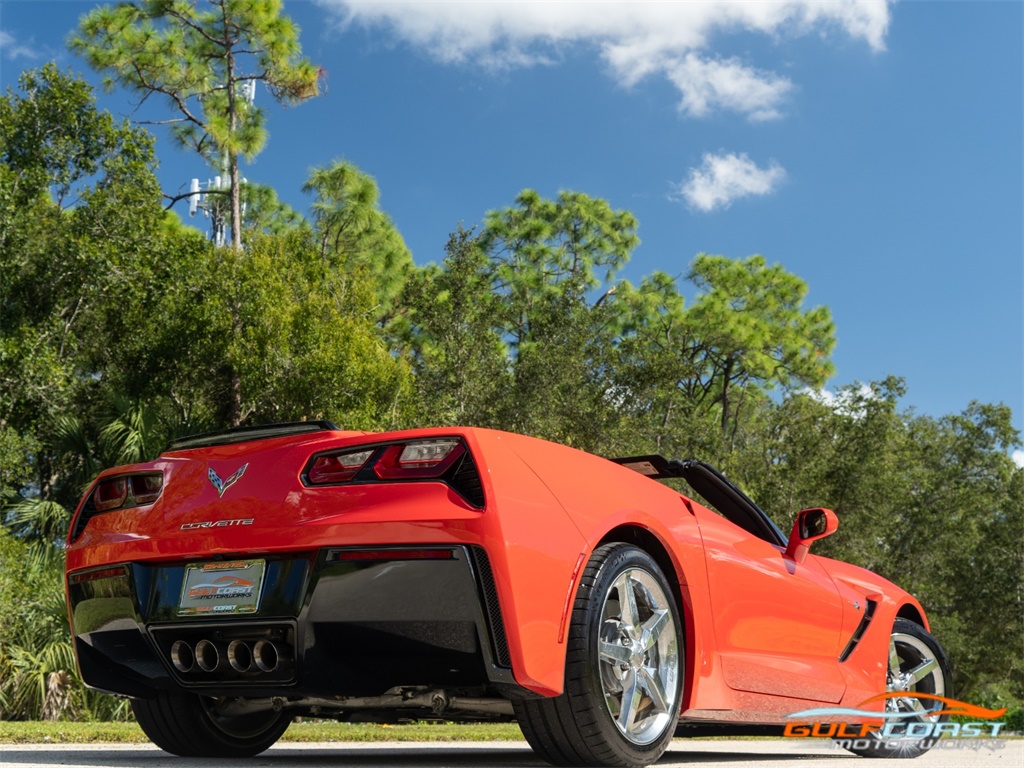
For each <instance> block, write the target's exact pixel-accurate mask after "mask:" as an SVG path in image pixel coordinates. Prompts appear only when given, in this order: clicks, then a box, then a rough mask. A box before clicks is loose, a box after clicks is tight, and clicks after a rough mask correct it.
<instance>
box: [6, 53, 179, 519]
mask: <svg viewBox="0 0 1024 768" xmlns="http://www.w3.org/2000/svg"><path fill="white" fill-rule="evenodd" d="M154 165H155V160H154V158H153V154H152V139H151V137H150V136H149V135H148V134H146V133H145V132H144V131H143V130H141V129H138V128H132V127H131V126H129V125H127V123H123V124H120V125H118V124H116V123H115V122H114V120H113V118H112V117H111V116H110V115H109V114H107V113H103V112H100V111H98V110H97V109H96V107H95V103H94V99H93V97H92V93H91V91H90V89H89V87H88V85H87V84H85V83H84V82H83V81H82V80H80V79H77V78H74V77H72V76H70V75H64V74H61V73H60V72H59V71H58V70H57V68H56V67H55V66H53V65H47V66H46V67H44V68H42V69H41V70H33V71H29V72H26V73H24V74H23V76H22V78H21V89H20V92H13V91H11V92H9V93H8V94H7V95H6V96H5V97H4V98H3V99H0V181H2V182H3V183H2V184H0V190H2V192H0V244H2V247H0V449H3V450H5V451H7V452H9V454H8V455H16V454H17V453H20V454H21V461H20V462H19V464H21V465H22V466H21V469H15V470H14V471H11V465H6V466H5V469H4V470H3V471H0V480H3V481H4V482H17V483H19V484H20V482H21V481H23V480H24V477H25V472H24V468H25V467H24V462H25V461H26V460H27V461H29V463H30V464H31V473H32V475H33V477H32V480H33V484H32V488H33V489H34V490H33V493H34V494H35V495H39V496H41V497H42V498H43V499H44V500H54V499H58V500H60V501H62V502H64V501H66V500H67V499H66V498H65V497H64V495H63V494H70V495H71V496H74V495H75V494H76V493H77V489H68V488H67V487H64V486H65V484H64V483H62V480H61V478H62V474H63V473H62V471H61V468H60V466H59V465H60V462H59V460H58V457H56V456H54V455H53V454H52V453H51V452H50V451H49V450H48V449H47V447H46V446H45V445H44V444H43V441H42V440H41V439H40V438H41V437H43V436H45V435H47V434H48V433H49V429H50V427H51V426H52V422H53V420H54V419H55V418H56V417H57V416H58V415H60V414H64V413H67V412H69V411H73V410H75V409H76V408H85V407H88V404H89V398H90V397H91V393H92V392H93V391H94V390H95V389H96V387H97V386H98V384H99V382H100V380H101V379H102V374H101V371H100V370H99V369H97V368H96V367H95V366H94V361H95V355H94V353H95V352H96V351H97V350H98V349H101V348H104V347H110V346H111V345H110V344H107V343H106V341H108V340H107V339H105V338H104V337H103V336H102V333H101V332H100V327H101V325H102V322H103V321H102V318H103V317H104V315H105V314H106V313H107V312H108V311H110V310H111V308H112V307H116V306H119V305H120V304H121V303H122V300H123V297H125V296H129V295H132V294H134V293H136V292H138V291H139V280H140V278H144V274H145V266H144V262H145V260H146V259H147V258H148V256H149V254H150V253H152V252H153V251H154V250H155V249H156V245H157V242H158V241H159V240H160V233H161V230H162V222H163V219H164V216H165V213H164V212H163V211H162V210H161V208H160V198H159V189H158V187H157V183H156V177H155V175H154V173H153V167H154ZM114 346H116V342H115V344H114ZM19 445H20V446H21V447H20V450H12V448H17V446H19ZM15 467H17V465H15Z"/></svg>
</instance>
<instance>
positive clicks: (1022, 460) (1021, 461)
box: [1010, 450, 1024, 469]
mask: <svg viewBox="0 0 1024 768" xmlns="http://www.w3.org/2000/svg"><path fill="white" fill-rule="evenodd" d="M1010 458H1011V459H1013V463H1014V464H1016V465H1017V466H1018V467H1020V468H1021V469H1024V451H1020V450H1017V451H1014V452H1013V453H1012V454H1010Z"/></svg>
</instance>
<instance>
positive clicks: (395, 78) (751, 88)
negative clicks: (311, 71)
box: [0, 0, 1024, 456]
mask: <svg viewBox="0 0 1024 768" xmlns="http://www.w3.org/2000/svg"><path fill="white" fill-rule="evenodd" d="M93 5H94V3H88V2H78V1H77V0H34V1H32V2H29V1H27V0H0V84H2V85H3V86H4V87H5V88H6V87H7V86H9V85H12V84H14V83H15V82H16V80H17V77H18V74H19V73H20V71H21V70H22V69H24V68H26V67H31V66H38V65H40V64H42V63H43V62H45V61H47V60H50V59H56V60H57V61H58V62H59V63H60V65H61V66H62V67H65V68H66V67H71V68H73V69H74V70H76V71H81V72H85V73H87V74H88V76H89V78H90V79H91V80H92V81H94V82H96V81H98V78H97V76H96V75H95V74H93V73H90V72H88V71H87V68H86V66H85V64H84V62H82V61H81V60H79V59H77V58H76V57H74V56H73V55H71V54H70V53H68V52H67V50H66V49H65V47H64V40H65V38H66V36H67V34H68V33H69V32H70V31H71V30H72V29H73V28H74V27H75V26H76V23H77V19H78V17H79V16H80V15H81V14H82V13H84V12H85V11H87V10H88V9H89V8H91V7H92V6H93ZM285 12H286V13H287V14H288V15H290V16H291V17H292V18H294V19H295V20H296V21H297V22H298V24H299V25H300V26H301V28H302V33H301V42H302V45H303V51H304V53H305V54H306V55H307V56H308V57H309V58H310V59H312V60H313V62H314V63H316V64H318V65H320V66H322V67H324V68H325V69H326V71H327V80H326V83H327V86H328V89H327V92H326V94H325V95H323V96H321V97H320V98H318V99H316V100H314V101H312V102H309V103H307V104H305V105H302V106H299V107H295V108H291V109H281V108H279V107H277V106H276V105H273V104H272V102H271V100H270V97H269V95H268V94H266V93H265V92H258V93H257V102H258V103H259V104H261V105H263V106H264V107H265V108H266V109H267V112H268V117H269V121H268V124H269V129H270V141H269V143H268V145H267V148H266V149H265V150H264V152H263V153H262V154H261V155H259V156H258V157H257V158H256V160H255V161H254V162H253V163H252V164H251V165H249V166H248V167H247V168H246V169H245V175H246V176H247V177H248V178H250V179H252V180H254V181H259V182H261V183H266V184H271V185H272V186H274V187H275V188H276V189H277V191H278V193H279V195H281V196H282V197H283V198H284V199H285V200H286V201H288V202H289V203H291V204H292V205H293V206H295V207H297V208H299V209H300V210H303V211H305V210H306V208H307V206H308V202H309V201H308V199H306V198H305V197H304V196H303V195H302V193H301V191H300V188H301V186H302V183H303V181H304V180H305V178H306V177H307V175H308V173H309V170H310V168H312V167H315V166H322V165H326V164H329V163H330V162H331V161H333V160H336V159H341V158H344V159H347V160H350V161H352V162H354V163H356V164H357V165H358V166H359V167H360V168H361V169H362V170H364V171H366V172H367V173H370V174H372V175H373V176H374V177H376V179H377V181H378V183H379V185H380V188H381V202H382V205H383V207H384V208H385V210H387V211H388V213H389V214H390V215H391V216H392V218H393V219H394V221H395V223H396V224H397V226H398V228H399V230H400V231H401V232H402V234H403V236H404V237H405V239H406V242H407V243H408V245H409V247H410V248H411V249H412V252H413V256H414V258H415V260H416V261H417V263H420V264H423V263H426V262H428V261H434V260H438V259H440V258H441V256H442V255H443V254H442V248H443V245H444V242H445V240H446V237H447V234H448V233H449V232H450V231H451V230H453V229H454V228H455V227H456V225H457V224H459V223H460V222H463V223H465V224H466V225H467V226H468V225H472V224H475V223H478V222H480V221H481V219H482V218H483V215H484V213H485V212H486V211H488V210H491V209H494V208H500V207H504V206H507V205H511V204H512V202H513V199H514V197H515V195H516V194H517V193H518V192H519V191H520V190H521V189H523V188H525V187H531V188H534V189H537V190H539V191H540V192H541V193H542V194H544V195H546V196H554V195H555V194H557V192H558V191H559V190H562V189H571V190H577V191H582V192H586V193H588V194H590V195H593V196H599V197H604V198H606V199H608V200H609V201H610V203H611V204H612V205H613V206H614V207H616V208H626V209H629V210H630V211H632V212H633V213H634V214H635V215H636V217H637V219H638V220H639V222H640V228H639V235H640V238H641V241H642V242H641V245H640V247H639V248H638V249H637V250H636V251H635V253H634V256H633V259H632V261H631V262H630V264H629V266H628V267H627V269H626V270H625V271H624V273H623V276H624V277H626V278H628V279H630V280H631V281H633V282H637V281H639V279H640V278H641V277H643V276H644V275H646V274H648V273H650V272H652V271H654V270H663V271H665V272H668V273H670V274H673V275H684V274H685V273H686V270H687V266H688V264H689V262H690V260H691V259H692V258H693V257H694V255H696V254H697V253H700V252H708V253H720V254H725V255H728V256H731V257H736V258H742V257H746V256H749V255H751V254H753V253H760V254H762V255H764V256H765V257H766V258H767V259H768V261H769V262H778V263H781V264H782V265H783V266H784V267H785V268H786V269H787V270H789V271H791V272H793V273H795V274H797V275H799V276H800V277H801V278H803V279H804V280H806V281H807V283H808V284H809V286H810V294H809V297H808V304H809V305H817V304H825V305H828V306H829V307H830V308H831V310H832V313H833V316H834V318H835V321H836V325H837V336H838V345H837V347H836V351H835V354H834V357H833V359H834V362H835V364H836V375H835V377H834V378H833V379H832V381H831V382H830V383H829V386H830V387H831V388H835V387H838V386H841V385H844V384H850V383H852V382H854V381H861V382H864V381H870V380H875V379H881V378H883V377H885V376H886V375H888V374H897V375H900V376H903V377H905V378H906V380H907V383H908V386H909V392H908V394H907V397H906V398H905V399H904V401H903V405H905V406H908V407H909V406H912V407H914V408H916V409H917V411H918V412H921V413H927V414H932V415H935V416H940V415H943V414H946V413H953V412H959V411H960V410H962V409H963V408H965V407H966V406H967V404H968V403H969V402H970V401H971V400H974V399H977V400H981V401H983V402H1004V403H1006V404H1008V405H1010V406H1011V407H1012V408H1013V410H1014V422H1015V424H1016V425H1017V427H1018V428H1021V427H1022V425H1024V419H1022V412H1024V362H1022V359H1024V116H1022V113H1024V109H1022V107H1024V53H1022V51H1024V44H1022V42H1024V3H1020V2H913V1H911V2H900V3H886V2H884V0H868V1H865V2H857V1H856V0H854V1H852V2H838V1H837V2H811V1H810V0H808V1H807V2H803V1H800V0H794V1H792V2H786V3H781V4H780V3H768V2H746V3H735V2H726V1H724V0H723V1H721V2H705V3H668V2H661V3H637V2H633V3H619V2H605V3H586V2H567V3H559V2H527V1H526V0H519V1H518V2H502V1H500V0H495V1H493V2H486V3H480V2H477V3H456V2H433V1H431V0H418V1H417V2H402V3H398V2H396V3H362V2H343V0H318V1H317V2H295V1H294V0H285ZM100 104H101V106H103V107H105V108H108V109H110V110H111V111H113V112H114V113H115V114H127V113H128V112H129V110H130V108H131V107H130V103H129V101H128V99H127V98H126V96H125V94H124V93H118V92H114V93H112V94H109V95H101V96H100ZM166 116H168V115H167V113H166V112H163V111H162V110H159V109H157V110H151V111H150V112H148V113H147V114H146V115H145V117H149V118H150V119H159V118H161V117H166ZM158 154H159V157H160V162H161V170H160V173H161V179H162V182H163V184H164V187H165V191H167V192H174V191H177V190H178V188H179V187H183V186H187V184H188V181H189V179H191V178H192V177H200V178H202V179H204V180H205V179H206V178H208V177H209V176H211V175H212V174H213V172H212V171H210V170H209V169H206V168H204V167H203V165H202V163H201V162H199V161H198V160H197V159H195V158H193V157H192V156H190V155H187V154H185V153H183V152H180V151H178V150H175V149H174V148H173V147H172V146H171V145H170V143H169V142H168V141H167V140H166V138H161V140H160V141H158ZM180 206H181V204H179V207H180ZM181 212H182V214H183V215H184V208H182V211H181ZM194 223H196V224H197V225H199V226H202V225H203V222H202V221H201V220H199V219H196V220H194ZM687 290H688V289H687ZM1022 456H1024V454H1022Z"/></svg>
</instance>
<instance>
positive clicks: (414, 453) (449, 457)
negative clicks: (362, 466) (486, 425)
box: [373, 438, 466, 480]
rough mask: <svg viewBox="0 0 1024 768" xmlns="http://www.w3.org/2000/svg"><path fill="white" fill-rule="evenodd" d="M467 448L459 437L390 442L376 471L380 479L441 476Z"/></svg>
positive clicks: (379, 460)
mask: <svg viewBox="0 0 1024 768" xmlns="http://www.w3.org/2000/svg"><path fill="white" fill-rule="evenodd" d="M465 450H466V449H465V447H464V446H463V445H462V441H461V440H459V439H458V438H445V439H442V440H420V441H417V442H414V443H405V444H402V445H391V446H388V448H387V450H386V451H384V455H383V456H381V457H380V459H378V461H377V463H376V464H375V465H374V467H373V471H374V474H376V475H377V477H379V478H380V479H381V480H395V479H400V478H428V477H439V476H440V475H442V474H444V473H445V472H446V471H447V470H448V468H449V467H450V466H451V465H452V464H454V463H455V460H456V459H458V458H459V456H461V455H462V454H463V453H464V452H465Z"/></svg>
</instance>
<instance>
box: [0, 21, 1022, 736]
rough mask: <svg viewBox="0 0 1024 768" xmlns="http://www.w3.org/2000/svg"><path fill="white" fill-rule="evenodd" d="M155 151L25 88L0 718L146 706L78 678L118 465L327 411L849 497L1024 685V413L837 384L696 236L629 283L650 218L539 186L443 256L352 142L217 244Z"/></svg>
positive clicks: (743, 263)
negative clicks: (74, 604)
mask: <svg viewBox="0 0 1024 768" xmlns="http://www.w3.org/2000/svg"><path fill="white" fill-rule="evenodd" d="M162 6H167V7H168V8H172V7H176V4H174V3H163V4H162ZM162 6H161V7H162ZM153 167H154V158H153V153H152V140H151V137H150V136H149V135H148V134H147V133H145V132H144V131H141V130H139V129H138V128H133V127H131V126H129V125H127V124H118V123H116V122H115V121H114V120H113V119H112V118H111V117H110V116H109V115H107V114H105V113H102V112H100V111H98V110H97V109H96V107H95V105H94V101H93V96H92V93H91V91H90V90H89V88H88V86H86V85H85V84H84V83H83V82H82V81H81V80H79V79H77V78H75V77H74V76H71V75H68V74H62V73H60V72H59V71H58V70H57V69H56V68H55V67H54V66H52V65H48V66H46V67H44V68H43V69H40V70H35V71H30V72H26V73H25V74H24V76H23V78H22V80H21V86H20V88H19V89H18V91H16V92H15V91H12V92H9V93H8V94H7V95H6V96H4V97H3V98H2V99H0V504H2V517H0V521H2V525H0V719H5V718H6V719H25V718H38V717H54V718H58V717H61V718H75V717H81V716H98V717H117V716H124V715H125V714H126V713H125V710H124V708H123V707H121V708H118V706H117V701H116V700H114V699H112V698H110V697H104V696H98V695H95V694H91V693H88V692H86V691H85V690H84V689H83V688H82V687H81V685H80V683H79V682H78V681H77V679H76V678H75V672H74V667H73V663H72V659H71V653H70V644H69V636H68V627H67V620H66V614H65V609H64V607H63V601H62V594H61V588H60V584H61V575H60V574H61V561H62V556H61V550H60V542H61V541H62V540H63V538H64V535H65V533H66V530H67V526H68V522H69V519H70V514H71V511H72V510H73V508H74V506H75V504H76V503H77V500H78V497H79V496H80V494H81V493H82V491H83V489H84V487H85V486H86V485H87V484H88V483H89V482H90V480H91V478H92V477H93V476H94V475H95V473H96V472H97V471H98V470H99V469H101V468H102V467H104V466H110V465H113V464H118V463H126V462H134V461H141V460H147V459H150V458H152V457H154V456H155V455H156V454H158V453H159V452H160V450H161V448H162V446H163V445H165V444H166V441H167V440H168V439H169V438H171V437H174V436H178V435H180V434H184V433H189V432H198V431H204V430H207V429H214V428H222V427H226V426H233V425H238V424H250V423H258V422H268V421H286V420H296V419H302V418H311V419H312V418H327V419H330V420H332V421H334V422H336V423H338V424H339V425H342V426H343V427H346V428H358V429H367V430H380V429H390V428H400V427H413V426H423V425H428V424H434V425H451V424H473V425H480V426H490V427H496V428H500V429H509V430H515V431H520V432H525V433H529V434H533V435H536V436H539V437H545V438H548V439H553V440H558V441H561V442H564V443H567V444H570V445H574V446H577V447H580V448H583V449H586V450H590V451H594V452H597V453H603V454H632V453H646V452H653V451H658V452H661V453H664V454H666V455H670V456H680V457H682V456H689V455H695V456H699V457H701V458H704V459H706V460H709V461H711V462H713V463H715V464H718V465H719V466H721V467H722V468H723V469H724V470H726V471H727V472H728V473H729V474H730V475H731V476H732V477H733V478H734V479H735V480H736V481H737V482H738V483H739V484H740V485H741V486H743V487H744V488H745V489H747V490H748V492H749V493H750V494H751V495H752V496H753V497H754V498H755V499H758V500H759V501H760V502H761V503H762V505H763V506H764V507H765V509H766V510H767V511H768V512H769V513H770V514H772V515H773V516H774V518H775V519H776V521H777V522H778V523H779V525H780V526H781V527H783V528H784V529H786V530H788V527H789V524H790V523H791V521H792V519H793V516H794V514H795V513H796V511H797V510H798V509H800V508H802V507H812V506H819V505H820V506H827V507H831V508H833V509H835V510H836V511H837V513H838V514H839V517H840V520H841V527H840V530H839V532H838V534H837V535H835V536H833V537H831V538H829V539H827V540H826V541H823V542H821V543H820V544H819V545H816V551H818V552H820V553H822V554H826V555H830V556H835V557H839V558H842V559H846V560H850V561H852V562H854V563H858V564H861V565H864V566H866V567H869V568H872V569H874V570H876V571H878V572H879V573H881V574H883V575H885V576H887V577H889V578H891V579H893V580H894V581H896V582H898V583H900V584H901V585H903V586H904V587H906V588H907V589H908V590H910V591H911V592H913V593H914V594H915V595H917V596H918V597H919V598H920V599H921V601H922V602H923V603H924V605H925V606H926V608H927V609H928V610H929V613H930V616H931V618H932V621H933V630H934V632H935V633H936V634H937V635H938V636H939V638H940V639H941V640H942V642H943V643H944V644H945V645H946V647H947V649H948V651H949V654H950V656H951V658H952V659H953V664H954V671H955V675H956V684H957V694H958V695H959V696H961V697H964V698H968V699H970V700H972V701H977V702H978V703H980V704H987V705H996V704H1012V703H1013V702H1014V701H1017V702H1019V701H1020V700H1021V699H1022V698H1024V662H1022V658H1021V653H1020V648H1019V640H1020V638H1021V637H1022V636H1024V624H1022V610H1021V606H1022V599H1024V537H1022V535H1021V534H1022V532H1024V519H1022V514H1024V471H1022V470H1021V469H1020V468H1018V467H1016V466H1015V465H1014V464H1013V462H1012V461H1011V460H1010V459H1009V458H1008V452H1009V450H1011V449H1012V448H1014V447H1016V446H1018V445H1020V438H1019V435H1018V434H1017V432H1016V431H1015V430H1014V429H1013V427H1012V419H1011V414H1010V411H1009V409H1008V408H1006V407H1005V406H1002V405H989V404H981V403H972V404H970V405H969V406H968V407H967V408H966V409H965V410H964V411H963V412H962V413H959V414H950V415H946V416H941V417H934V416H927V415H919V414H916V413H913V412H910V411H902V410H900V408H899V405H898V403H899V398H900V397H901V396H902V395H904V394H905V393H904V385H903V382H902V381H901V380H900V379H899V378H897V377H895V376H894V377H892V378H889V379H887V380H885V381H880V382H874V383H871V384H868V385H859V384H853V385H850V386H848V387H846V388H844V389H841V390H840V392H839V393H838V395H836V396H835V397H834V398H833V399H832V400H826V399H823V398H822V397H821V396H819V395H817V394H814V393H815V392H817V391H818V390H819V389H820V387H822V386H823V385H824V384H825V383H826V381H827V380H828V379H829V377H830V376H831V374H832V370H833V369H832V365H831V362H830V360H829V356H830V354H831V351H832V348H833V346H834V327H833V324H832V320H831V316H830V313H829V311H828V309H827V308H825V307H806V306H804V299H805V296H806V293H807V286H806V284H805V283H804V282H803V281H802V280H801V279H800V278H799V277H797V276H795V275H792V274H789V273H787V272H786V271H785V270H784V269H782V268H781V267H780V266H778V265H771V264H769V263H768V262H767V261H766V260H765V259H764V258H762V257H760V256H750V257H749V258H745V259H732V258H728V257H725V256H717V255H709V254H699V255H697V256H696V257H695V258H694V260H693V262H692V264H691V268H690V272H689V273H688V275H687V278H686V280H685V281H678V280H675V279H673V278H670V277H669V276H667V275H665V274H661V273H655V274H652V275H649V276H647V277H645V278H643V279H642V280H640V281H639V282H638V284H637V285H631V284H630V283H628V282H626V281H624V280H621V279H620V278H619V277H618V276H617V275H618V274H619V273H620V272H621V271H622V269H623V267H624V266H625V265H626V264H627V262H628V259H629V257H630V255H631V253H632V251H633V249H634V248H635V247H636V245H637V243H638V239H637V235H636V231H637V222H636V220H635V219H634V218H633V216H632V215H631V214H629V213H628V212H626V211H618V210H614V209H613V208H612V207H611V206H610V205H609V204H608V203H607V202H606V201H604V200H600V199H595V198H592V197H590V196H588V195H586V194H583V193H578V192H562V193H560V194H559V195H558V196H557V197H556V198H555V199H546V198H544V197H542V196H541V195H540V194H538V193H537V192H534V191H531V190H526V191H523V192H521V193H520V194H519V195H518V196H517V197H516V198H515V200H514V202H513V205H511V206H509V207H506V208H499V209H496V210H493V211H490V212H488V213H486V214H485V215H484V216H483V220H482V222H481V224H480V226H479V228H477V229H471V230H467V229H463V228H461V227H459V228H458V229H457V230H456V231H455V232H453V234H452V235H451V237H450V238H449V240H448V242H447V244H445V245H444V248H443V250H441V249H440V246H441V245H442V244H440V243H439V244H438V245H439V253H438V255H439V256H440V257H441V258H440V260H439V261H438V263H436V264H428V265H426V266H421V267H416V266H414V265H413V263H412V260H411V257H410V255H409V253H408V250H407V249H406V247H405V245H404V242H403V240H402V238H401V235H400V234H399V233H398V231H397V230H396V228H395V227H394V225H393V223H392V222H391V220H390V219H389V217H388V216H387V214H386V213H385V212H384V211H383V210H381V208H380V206H379V194H378V189H377V186H376V183H375V182H374V180H373V179H372V178H371V177H370V176H368V175H366V174H365V173H363V172H362V171H360V170H359V169H357V168H355V167H354V166H352V165H351V164H348V163H336V164H334V165H332V166H330V167H327V168H321V169H315V170H314V171H313V172H312V173H311V176H310V178H309V180H308V183H307V184H306V187H305V190H306V191H307V192H309V193H310V194H311V195H312V205H311V212H310V218H309V220H308V221H307V220H305V219H303V218H302V217H301V216H300V215H299V214H297V213H296V212H295V211H292V210H291V209H289V208H287V207H285V206H282V205H281V204H280V203H279V202H278V200H277V196H276V194H275V193H274V191H273V190H270V189H268V188H259V187H253V188H252V189H251V190H250V192H251V198H250V203H251V204H250V206H249V218H248V221H247V226H246V227H245V230H244V231H245V247H244V249H236V248H217V247H215V246H213V245H211V244H210V243H209V242H208V241H207V240H206V239H205V238H204V237H203V236H201V235H200V234H199V233H197V232H195V231H194V230H192V229H190V228H187V227H184V226H183V225H181V224H180V222H178V220H177V219H176V218H174V217H172V216H169V215H167V214H165V212H164V211H163V210H162V207H161V193H160V190H159V189H158V187H157V183H156V179H155V177H154V174H153ZM480 213H483V212H480ZM684 296H685V297H689V298H684ZM1008 640H1012V641H1013V642H1008Z"/></svg>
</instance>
